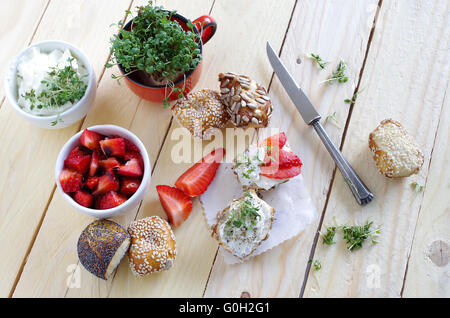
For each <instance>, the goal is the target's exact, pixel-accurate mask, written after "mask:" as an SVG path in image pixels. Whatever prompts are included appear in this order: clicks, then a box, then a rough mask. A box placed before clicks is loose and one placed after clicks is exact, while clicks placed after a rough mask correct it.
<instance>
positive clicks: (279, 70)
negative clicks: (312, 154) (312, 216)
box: [266, 42, 373, 205]
mask: <svg viewBox="0 0 450 318" xmlns="http://www.w3.org/2000/svg"><path fill="white" fill-rule="evenodd" d="M266 48H267V56H268V57H269V61H270V64H271V65H272V67H273V70H274V71H275V74H277V76H278V79H279V80H280V82H281V84H282V85H283V87H284V89H285V90H286V93H287V94H288V95H289V97H290V98H291V100H292V102H293V103H294V105H295V106H296V107H297V110H298V111H299V113H300V115H301V116H302V118H303V120H304V121H305V123H306V124H308V125H312V126H313V127H314V129H315V130H316V132H317V134H318V135H319V137H320V139H321V140H322V142H323V144H324V145H325V148H326V149H327V150H328V152H329V153H330V155H331V157H332V158H333V160H334V161H335V162H336V165H337V167H338V168H339V170H340V171H341V173H342V175H343V176H344V180H345V182H346V183H347V184H348V186H349V187H350V190H351V191H352V193H353V195H354V197H355V199H356V201H357V202H358V203H359V204H360V205H365V204H367V203H369V202H370V201H372V199H373V194H372V193H371V192H370V190H369V189H368V188H367V186H366V185H365V184H364V183H363V182H362V181H361V179H360V178H359V177H358V175H357V174H356V172H355V171H354V170H353V168H352V167H351V166H350V164H349V163H348V162H347V160H346V159H345V158H344V156H343V155H342V153H341V152H340V151H339V149H338V148H337V147H336V146H335V145H334V143H333V142H332V141H331V139H330V137H329V136H328V134H327V133H326V131H325V129H324V128H323V127H322V125H321V124H320V118H321V117H320V115H319V113H318V112H317V111H316V109H315V108H314V106H313V104H312V103H311V102H310V100H309V99H308V97H307V96H306V95H305V93H304V92H303V91H302V89H301V88H300V87H299V86H298V85H297V83H296V82H295V80H294V79H293V78H292V76H291V74H289V72H288V70H287V69H286V67H285V66H284V65H283V63H282V62H281V60H280V59H279V58H278V55H277V54H276V53H275V51H274V50H273V49H272V47H271V46H270V44H269V43H268V42H267V46H266Z"/></svg>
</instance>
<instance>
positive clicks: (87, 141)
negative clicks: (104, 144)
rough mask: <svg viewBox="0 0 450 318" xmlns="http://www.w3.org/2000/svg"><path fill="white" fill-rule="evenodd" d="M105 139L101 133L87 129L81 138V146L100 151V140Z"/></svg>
mask: <svg viewBox="0 0 450 318" xmlns="http://www.w3.org/2000/svg"><path fill="white" fill-rule="evenodd" d="M102 139H103V136H102V135H100V134H99V133H96V132H95V131H91V130H88V129H85V130H84V131H83V133H82V134H81V136H80V140H79V141H80V144H81V145H83V146H85V147H86V148H89V149H91V150H94V149H99V147H100V144H99V142H100V140H102Z"/></svg>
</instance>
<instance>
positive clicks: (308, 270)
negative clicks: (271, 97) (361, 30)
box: [299, 0, 383, 298]
mask: <svg viewBox="0 0 450 318" xmlns="http://www.w3.org/2000/svg"><path fill="white" fill-rule="evenodd" d="M382 5H383V0H379V2H378V6H377V11H376V12H375V16H374V19H373V23H372V29H371V31H370V35H369V39H368V41H367V46H366V52H365V55H364V60H363V63H362V66H361V70H360V72H359V76H358V83H357V85H356V88H355V90H354V92H353V96H355V94H357V93H358V91H359V87H360V84H361V79H362V76H363V74H364V69H365V66H366V61H367V56H368V55H369V51H370V46H371V43H372V39H373V35H374V33H375V29H376V24H377V21H378V16H379V14H380V10H381V6H382ZM353 96H352V98H351V99H352V100H353ZM355 104H356V100H355V103H351V104H350V107H349V112H348V115H347V120H346V122H345V127H344V132H343V134H342V139H341V144H340V146H339V150H340V151H342V149H343V147H344V143H345V138H346V136H347V131H348V127H349V125H350V121H351V117H352V113H353V109H354V106H355ZM337 170H338V169H337V168H336V166H335V168H334V171H333V174H332V177H331V180H330V186H329V187H328V193H327V197H326V199H325V205H324V207H323V210H322V214H321V216H320V221H319V225H318V226H317V231H316V235H315V236H314V240H313V244H312V246H311V252H310V254H309V260H308V264H307V266H306V270H305V276H304V279H303V284H302V287H301V289H300V294H299V298H303V295H304V292H305V288H306V284H307V282H308V278H309V274H310V272H311V266H312V261H311V260H313V259H314V254H315V251H316V247H317V243H318V242H319V237H320V229H321V228H322V225H323V221H324V219H325V214H326V211H327V208H328V202H329V200H330V196H331V191H332V190H333V184H334V180H335V178H336V172H337Z"/></svg>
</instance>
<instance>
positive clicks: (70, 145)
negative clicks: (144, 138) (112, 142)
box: [55, 125, 152, 219]
mask: <svg viewBox="0 0 450 318" xmlns="http://www.w3.org/2000/svg"><path fill="white" fill-rule="evenodd" d="M88 129H89V130H92V131H95V132H98V133H100V134H102V135H105V136H113V135H114V136H121V137H123V138H126V139H128V140H129V141H131V142H132V143H134V144H135V145H136V146H137V147H138V148H139V150H140V151H141V155H142V159H143V160H144V175H143V177H142V182H141V186H140V187H139V189H138V190H137V191H136V193H135V194H133V195H132V196H131V197H130V198H129V199H128V200H127V201H126V202H125V203H123V204H121V205H119V206H117V207H115V208H112V209H108V210H96V209H90V208H86V207H84V206H81V205H79V204H78V203H76V202H75V201H74V200H73V199H72V197H71V196H70V195H68V194H66V193H64V191H63V190H62V188H61V184H60V182H59V175H60V173H61V171H62V170H63V168H64V160H65V159H66V158H67V156H68V155H69V154H70V152H71V151H72V150H73V149H74V148H75V147H76V146H78V145H79V144H80V143H79V138H80V136H81V134H82V133H83V131H80V132H79V133H78V134H76V135H74V136H73V137H72V138H70V139H69V141H68V142H67V143H66V144H65V145H64V147H63V148H62V150H61V152H60V153H59V155H58V159H57V160H56V167H55V178H56V186H57V187H58V190H59V192H60V193H61V195H62V196H63V197H64V199H65V200H66V201H67V202H68V203H69V204H70V205H71V206H73V207H74V208H75V209H77V210H78V211H80V212H83V213H85V214H87V215H90V216H93V217H96V218H100V219H104V218H110V217H115V216H118V215H121V214H123V213H125V212H127V211H130V210H131V209H133V208H135V207H136V206H137V205H138V204H139V203H140V202H141V201H142V200H143V198H144V195H145V192H146V191H147V189H148V187H149V185H150V179H151V171H152V167H151V164H150V159H149V158H148V153H147V150H146V149H145V146H144V144H143V143H142V142H141V141H140V140H139V138H138V137H136V135H134V134H133V133H132V132H130V131H129V130H127V129H125V128H122V127H119V126H114V125H99V126H93V127H89V128H88Z"/></svg>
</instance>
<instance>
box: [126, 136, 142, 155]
mask: <svg viewBox="0 0 450 318" xmlns="http://www.w3.org/2000/svg"><path fill="white" fill-rule="evenodd" d="M125 149H126V150H127V151H135V152H141V150H140V149H139V148H138V147H137V146H136V145H135V144H133V143H132V142H131V141H129V140H128V139H125Z"/></svg>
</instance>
